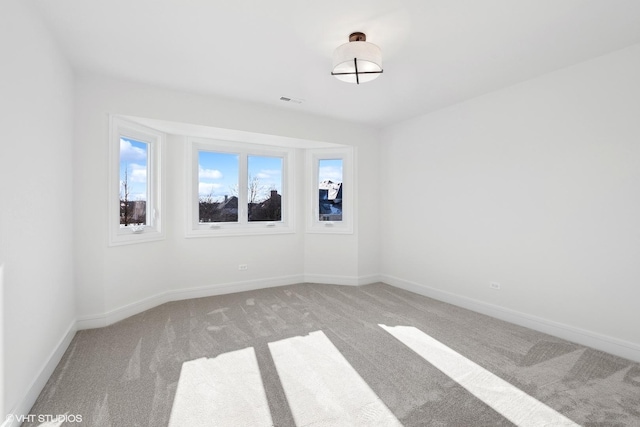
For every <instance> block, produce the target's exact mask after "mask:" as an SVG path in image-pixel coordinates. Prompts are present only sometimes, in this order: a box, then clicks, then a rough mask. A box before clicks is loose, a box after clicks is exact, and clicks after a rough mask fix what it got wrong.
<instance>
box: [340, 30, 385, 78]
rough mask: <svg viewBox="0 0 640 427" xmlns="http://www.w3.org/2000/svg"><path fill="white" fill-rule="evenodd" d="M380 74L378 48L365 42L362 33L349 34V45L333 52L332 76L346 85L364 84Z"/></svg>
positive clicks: (380, 60)
mask: <svg viewBox="0 0 640 427" xmlns="http://www.w3.org/2000/svg"><path fill="white" fill-rule="evenodd" d="M381 73H382V53H381V52H380V48H379V47H378V46H376V45H375V44H373V43H369V42H367V36H366V35H365V34H364V33H359V32H357V33H351V35H350V36H349V43H345V44H343V45H341V46H338V47H337V48H336V50H335V51H334V52H333V71H332V72H331V75H332V76H335V77H336V78H337V79H338V80H342V81H343V82H348V83H356V84H360V83H365V82H370V81H371V80H374V79H375V78H377V77H378V76H379V75H380V74H381Z"/></svg>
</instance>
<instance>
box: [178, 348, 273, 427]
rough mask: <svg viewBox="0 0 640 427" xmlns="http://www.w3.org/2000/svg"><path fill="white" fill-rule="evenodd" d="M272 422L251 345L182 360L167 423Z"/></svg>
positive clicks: (269, 423) (265, 423)
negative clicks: (209, 355) (211, 355)
mask: <svg viewBox="0 0 640 427" xmlns="http://www.w3.org/2000/svg"><path fill="white" fill-rule="evenodd" d="M249 425H250V426H272V425H273V422H272V420H271V412H270V411H269V405H268V403H267V397H266V395H265V391H264V387H263V384H262V378H261V376H260V369H259V368H258V362H257V360H256V355H255V351H254V350H253V347H249V348H245V349H243V350H237V351H232V352H229V353H225V354H221V355H220V356H218V357H216V358H214V359H207V358H201V359H196V360H191V361H189V362H185V363H183V364H182V370H181V371H180V379H179V380H178V388H177V390H176V395H175V399H174V401H173V408H172V409H171V418H170V419H169V427H188V426H249Z"/></svg>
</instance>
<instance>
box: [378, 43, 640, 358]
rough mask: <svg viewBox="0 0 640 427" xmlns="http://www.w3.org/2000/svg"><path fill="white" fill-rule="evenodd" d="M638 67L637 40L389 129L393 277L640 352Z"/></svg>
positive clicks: (386, 253) (386, 236) (386, 234)
mask: <svg viewBox="0 0 640 427" xmlns="http://www.w3.org/2000/svg"><path fill="white" fill-rule="evenodd" d="M638 76H640V45H636V46H633V47H630V48H628V49H625V50H622V51H618V52H615V53H612V54H609V55H606V56H603V57H599V58H596V59H594V60H591V61H589V62H585V63H582V64H578V65H575V66H573V67H570V68H566V69H563V70H560V71H557V72H554V73H551V74H548V75H545V76H542V77H540V78H537V79H534V80H530V81H527V82H525V83H522V84H519V85H516V86H513V87H509V88H506V89H504V90H500V91H498V92H494V93H490V94H487V95H484V96H481V97H479V98H476V99H473V100H470V101H467V102H464V103H461V104H458V105H454V106H452V107H449V108H447V109H444V110H441V111H438V112H435V113H432V114H427V115H423V116H421V117H418V118H416V119H413V120H410V121H407V122H404V123H401V124H398V125H396V126H394V127H392V128H390V129H388V130H387V131H386V132H385V135H384V136H383V143H382V149H381V157H380V158H381V159H384V172H385V173H384V176H383V179H382V182H383V188H382V194H384V195H385V204H384V206H385V209H384V211H383V214H382V217H381V220H382V223H383V224H384V227H382V232H381V233H382V234H381V239H382V241H381V243H382V244H381V251H382V252H381V254H382V260H383V262H382V270H383V273H384V275H383V277H384V278H385V279H386V280H387V281H389V282H391V283H394V284H397V285H400V286H403V287H407V288H412V289H414V290H422V292H423V293H427V294H429V293H430V294H432V295H436V296H439V297H445V299H447V298H448V299H449V300H451V301H455V302H458V303H460V302H462V303H465V302H466V303H468V304H467V305H470V306H474V307H480V308H482V307H484V308H485V309H486V310H485V311H488V312H492V309H493V308H497V310H494V311H493V313H494V314H496V313H500V312H502V313H503V314H508V315H507V316H506V317H507V318H510V320H514V319H515V320H517V318H518V316H521V319H520V320H523V319H529V320H533V322H534V323H535V322H538V321H542V323H540V324H539V325H538V326H540V328H541V329H544V328H545V325H546V326H550V325H551V326H554V325H555V326H558V327H559V328H560V329H562V328H563V327H566V328H567V329H568V330H570V331H571V332H572V333H573V335H572V334H569V335H570V336H571V337H573V338H576V337H577V336H578V335H579V334H581V333H584V334H585V337H587V339H586V341H589V339H591V338H595V339H596V341H597V340H598V339H601V340H603V341H602V343H604V342H609V343H613V344H615V345H617V346H619V348H618V349H617V350H618V351H617V352H618V353H619V354H620V353H624V354H625V355H626V356H628V357H634V358H638V357H640V328H639V327H638V325H640V314H638V313H640V312H639V310H638V304H639V302H640V286H638V285H639V283H640V119H639V118H640V84H639V81H640V80H639V79H638ZM490 281H497V282H499V283H501V285H502V289H501V290H500V291H494V290H491V289H490V288H489V286H488V285H489V282H490ZM525 323H526V322H525ZM552 329H553V328H552ZM560 329H556V330H554V331H555V332H558V331H559V330H560ZM592 341H593V340H592ZM594 343H595V341H594ZM602 343H600V344H602ZM602 347H606V345H604V346H602ZM623 347H628V348H629V349H630V350H631V351H630V352H627V353H625V350H624V348H623Z"/></svg>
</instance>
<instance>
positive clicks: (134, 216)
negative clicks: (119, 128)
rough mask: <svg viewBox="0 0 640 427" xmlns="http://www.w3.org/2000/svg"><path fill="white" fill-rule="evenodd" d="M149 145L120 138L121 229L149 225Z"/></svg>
mask: <svg viewBox="0 0 640 427" xmlns="http://www.w3.org/2000/svg"><path fill="white" fill-rule="evenodd" d="M148 159H149V144H147V143H146V142H140V141H136V140H133V139H130V138H124V137H120V227H126V226H129V225H149V224H147V194H148V186H147V171H148V164H149V161H148Z"/></svg>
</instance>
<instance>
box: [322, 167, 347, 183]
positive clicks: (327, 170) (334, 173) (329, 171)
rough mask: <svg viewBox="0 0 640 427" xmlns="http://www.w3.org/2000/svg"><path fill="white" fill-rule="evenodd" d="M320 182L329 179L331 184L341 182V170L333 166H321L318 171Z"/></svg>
mask: <svg viewBox="0 0 640 427" xmlns="http://www.w3.org/2000/svg"><path fill="white" fill-rule="evenodd" d="M318 176H319V180H320V181H325V180H327V179H330V180H331V181H333V182H342V168H339V167H334V166H323V167H321V168H319V170H318Z"/></svg>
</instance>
